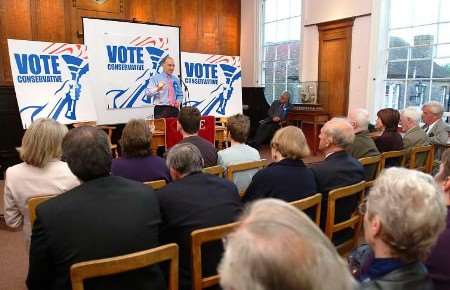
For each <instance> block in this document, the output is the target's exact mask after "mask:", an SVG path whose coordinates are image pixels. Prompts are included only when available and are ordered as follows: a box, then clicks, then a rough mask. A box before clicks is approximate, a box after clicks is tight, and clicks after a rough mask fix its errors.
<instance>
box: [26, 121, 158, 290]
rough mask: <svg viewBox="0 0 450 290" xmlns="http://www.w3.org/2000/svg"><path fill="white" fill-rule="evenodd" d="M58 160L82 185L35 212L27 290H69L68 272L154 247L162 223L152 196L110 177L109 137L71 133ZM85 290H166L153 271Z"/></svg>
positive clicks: (94, 282) (97, 281)
mask: <svg viewBox="0 0 450 290" xmlns="http://www.w3.org/2000/svg"><path fill="white" fill-rule="evenodd" d="M62 147H63V159H64V160H65V161H66V162H67V163H68V165H69V168H70V170H71V171H72V172H73V173H74V174H75V175H76V176H77V177H78V178H79V179H80V180H81V181H82V184H81V185H80V186H78V187H75V188H74V189H72V190H70V191H67V192H65V193H63V194H61V195H59V196H57V197H54V198H51V199H50V200H48V201H47V202H45V203H43V204H41V205H40V206H38V207H37V211H36V213H37V218H36V221H35V223H34V226H33V232H32V236H31V247H30V268H29V272H28V278H27V285H28V289H29V290H69V289H71V282H70V267H71V266H72V265H73V264H75V263H78V262H82V261H88V260H93V259H100V258H108V257H114V256H119V255H124V254H129V253H132V252H137V251H141V250H146V249H150V248H153V247H156V246H158V226H159V224H160V222H161V218H160V213H159V205H158V200H157V197H156V195H155V193H154V191H153V190H152V189H150V188H148V187H147V186H145V185H143V184H142V183H138V182H135V181H131V180H128V179H125V178H122V177H116V176H109V172H110V169H111V159H112V156H111V149H110V144H109V140H108V136H107V135H106V133H105V132H104V131H102V130H99V129H96V128H94V127H80V128H75V129H72V130H71V131H70V132H69V133H68V134H67V135H66V136H65V138H64V140H63V144H62ZM85 289H87V290H97V289H98V290H99V289H108V290H113V289H117V290H123V289H133V290H138V289H139V290H150V289H155V290H159V289H165V285H164V278H163V276H162V273H161V272H160V270H159V267H158V266H155V267H149V268H144V269H140V270H138V271H132V272H128V273H124V274H119V275H113V276H108V277H103V278H94V279H90V280H88V281H86V282H85Z"/></svg>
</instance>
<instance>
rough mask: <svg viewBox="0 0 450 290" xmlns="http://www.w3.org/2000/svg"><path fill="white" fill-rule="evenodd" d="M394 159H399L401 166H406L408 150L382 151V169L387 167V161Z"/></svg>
mask: <svg viewBox="0 0 450 290" xmlns="http://www.w3.org/2000/svg"><path fill="white" fill-rule="evenodd" d="M391 160H392V161H394V160H398V162H397V163H398V165H396V166H399V167H405V161H406V151H405V150H399V151H388V152H383V153H381V165H380V171H381V170H383V169H386V161H391Z"/></svg>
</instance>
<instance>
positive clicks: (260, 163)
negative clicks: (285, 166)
mask: <svg viewBox="0 0 450 290" xmlns="http://www.w3.org/2000/svg"><path fill="white" fill-rule="evenodd" d="M267 164H268V162H267V160H266V159H261V160H257V161H250V162H243V163H238V164H232V165H229V166H228V167H227V174H226V177H227V179H228V180H229V181H231V182H234V174H235V173H236V172H242V171H247V170H252V169H257V170H260V169H263V168H264V167H266V166H267ZM239 194H240V195H241V197H242V196H244V194H245V192H239Z"/></svg>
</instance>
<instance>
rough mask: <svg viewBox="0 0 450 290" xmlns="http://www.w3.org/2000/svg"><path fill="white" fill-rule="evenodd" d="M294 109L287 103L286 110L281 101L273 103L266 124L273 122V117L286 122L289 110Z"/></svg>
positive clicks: (265, 120)
mask: <svg viewBox="0 0 450 290" xmlns="http://www.w3.org/2000/svg"><path fill="white" fill-rule="evenodd" d="M292 107H293V106H292V104H290V103H287V104H286V105H285V106H284V108H282V107H281V104H280V101H279V100H275V101H273V103H272V105H270V108H269V111H268V112H267V115H268V116H267V118H265V119H264V122H271V121H272V118H273V117H280V119H281V121H285V120H286V119H287V116H288V113H289V110H291V109H292Z"/></svg>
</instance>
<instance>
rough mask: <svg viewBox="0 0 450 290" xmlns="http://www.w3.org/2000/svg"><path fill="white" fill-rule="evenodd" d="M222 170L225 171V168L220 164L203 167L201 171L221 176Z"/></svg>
mask: <svg viewBox="0 0 450 290" xmlns="http://www.w3.org/2000/svg"><path fill="white" fill-rule="evenodd" d="M224 172H225V169H224V168H223V167H222V166H220V165H216V166H211V167H205V168H203V173H208V174H212V175H217V176H220V177H223V174H224Z"/></svg>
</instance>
